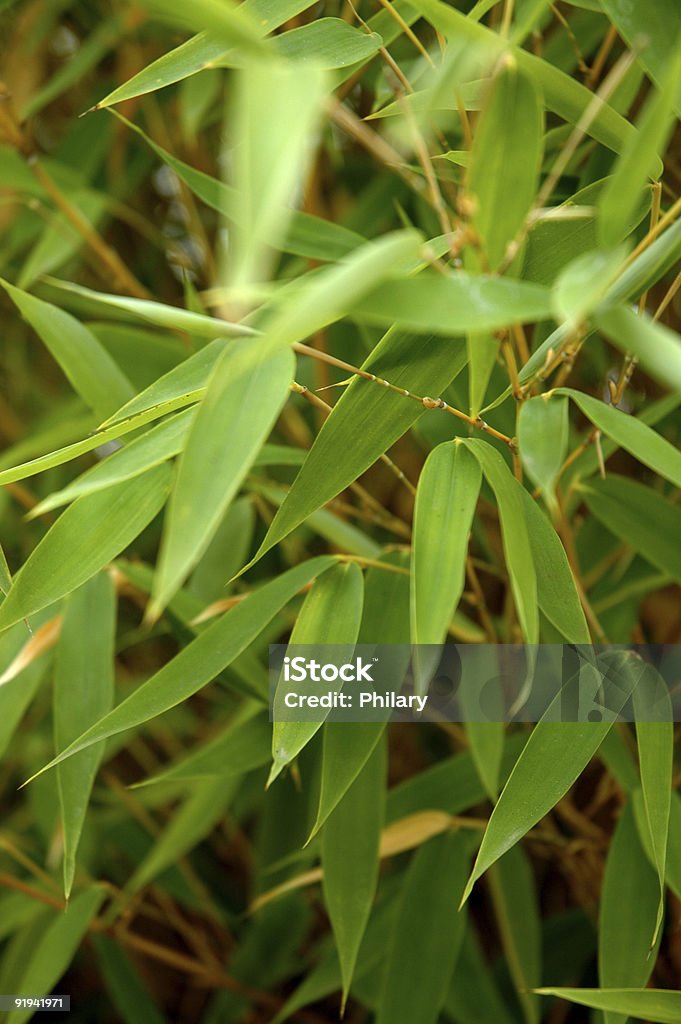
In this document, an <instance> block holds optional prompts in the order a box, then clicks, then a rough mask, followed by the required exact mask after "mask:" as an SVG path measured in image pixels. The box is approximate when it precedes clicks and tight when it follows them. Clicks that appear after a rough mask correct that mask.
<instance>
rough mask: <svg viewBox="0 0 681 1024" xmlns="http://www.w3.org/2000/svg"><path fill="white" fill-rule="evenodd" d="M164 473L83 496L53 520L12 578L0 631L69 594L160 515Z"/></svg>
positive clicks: (148, 474) (165, 487) (0, 614)
mask: <svg viewBox="0 0 681 1024" xmlns="http://www.w3.org/2000/svg"><path fill="white" fill-rule="evenodd" d="M169 474H170V470H169V469H168V467H167V466H156V467H155V468H154V469H151V470H149V471H148V472H146V473H144V474H143V475H142V476H139V477H135V478H134V479H133V480H124V481H123V482H122V483H119V484H116V485H115V486H113V487H109V488H107V490H106V491H98V492H96V493H94V494H85V495H83V497H82V498H78V499H77V501H74V503H73V505H71V506H70V507H69V508H67V509H66V511H65V512H63V513H62V515H61V516H60V517H59V518H58V519H57V521H56V523H55V524H54V525H53V526H52V527H51V528H50V529H49V530H48V532H47V533H46V534H45V536H44V537H43V539H42V540H41V541H40V543H39V544H38V546H37V547H36V548H34V550H33V552H32V553H31V555H30V556H29V558H28V560H27V561H26V562H25V563H24V565H23V566H22V568H21V569H20V571H19V572H18V573H17V575H16V576H15V578H14V583H13V584H12V589H11V590H10V592H9V594H8V595H7V597H6V598H5V601H4V602H3V604H2V606H1V607H0V629H6V628H7V627H8V626H11V625H12V624H13V623H15V622H19V621H20V620H21V619H23V618H27V617H28V616H30V615H33V614H34V613H35V612H37V611H40V609H41V608H46V607H47V606H48V605H50V604H52V603H53V602H54V601H57V600H58V599H59V598H60V597H64V595H65V594H68V593H70V592H71V591H72V590H75V589H76V588H77V587H79V586H80V585H81V584H82V583H85V582H86V581H87V580H89V579H90V578H91V577H92V576H94V575H95V574H96V573H97V572H99V570H100V569H102V568H103V567H104V566H105V565H107V564H108V563H109V562H110V561H111V560H112V559H113V558H115V557H116V555H119V554H120V553H121V551H123V550H124V549H125V548H127V547H128V545H129V544H131V543H132V542H133V540H135V538H136V537H137V536H138V534H140V533H141V532H142V530H143V529H144V528H145V527H146V526H147V525H148V524H149V523H150V522H151V520H152V519H153V518H154V516H156V515H157V513H158V512H159V511H160V509H161V507H162V505H163V502H164V501H165V499H166V495H167V492H168V483H169Z"/></svg>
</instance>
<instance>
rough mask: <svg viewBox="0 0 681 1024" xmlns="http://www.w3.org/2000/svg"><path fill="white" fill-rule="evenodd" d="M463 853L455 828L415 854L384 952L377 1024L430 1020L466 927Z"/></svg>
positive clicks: (465, 848)
mask: <svg viewBox="0 0 681 1024" xmlns="http://www.w3.org/2000/svg"><path fill="white" fill-rule="evenodd" d="M467 857H468V843H467V841H466V840H465V838H464V837H463V836H461V835H459V834H457V833H456V832H454V833H449V834H446V833H445V834H444V835H441V836H436V837H435V838H434V839H430V840H429V841H428V842H427V843H425V844H424V845H423V846H421V847H420V848H419V850H418V851H417V852H416V854H415V855H414V857H413V859H412V862H411V864H410V867H409V871H408V872H407V877H406V879H405V881H404V883H403V886H402V892H401V893H400V900H399V904H398V909H397V914H396V917H395V923H394V926H393V933H392V936H391V938H390V941H389V944H388V948H387V951H386V956H385V964H384V971H383V983H382V986H381V989H380V994H379V1000H378V1011H377V1014H376V1021H377V1024H411V1022H413V1021H416V1020H418V1021H419V1024H435V1021H436V1020H437V1017H438V1014H439V1012H440V1009H441V1008H442V1005H443V1003H444V1001H445V998H446V995H447V988H448V985H449V979H450V977H451V974H452V971H453V970H454V965H455V963H456V959H457V956H458V954H459V951H460V948H461V942H462V939H463V934H464V929H465V923H466V919H465V917H464V916H463V915H462V914H461V913H460V912H459V911H458V910H457V905H458V899H459V896H460V894H461V890H462V888H463V883H464V878H465V876H466V866H467ZM417 937H418V938H417ZM415 943H417V949H415Z"/></svg>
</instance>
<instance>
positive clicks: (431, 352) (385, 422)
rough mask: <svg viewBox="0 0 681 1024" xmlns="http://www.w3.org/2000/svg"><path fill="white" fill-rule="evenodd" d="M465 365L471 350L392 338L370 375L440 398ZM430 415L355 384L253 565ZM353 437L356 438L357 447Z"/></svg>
mask: <svg viewBox="0 0 681 1024" xmlns="http://www.w3.org/2000/svg"><path fill="white" fill-rule="evenodd" d="M465 358H466V356H465V352H464V351H463V347H462V348H461V349H460V351H459V352H458V353H455V354H452V352H451V351H448V350H447V349H446V347H445V346H442V347H440V346H439V345H435V344H433V340H432V338H414V337H413V336H411V335H407V334H402V333H399V332H397V331H388V333H387V334H386V335H385V336H384V337H383V339H382V340H381V342H380V343H379V344H378V345H377V346H376V348H375V349H374V351H373V353H372V354H371V355H370V356H369V358H368V359H367V360H366V362H365V363H364V364H363V366H362V369H364V370H367V371H368V372H369V373H374V374H376V376H379V377H383V376H385V378H386V379H387V380H389V381H390V382H391V384H395V385H397V386H398V387H408V388H409V389H410V390H411V389H413V390H414V392H416V393H417V394H425V395H427V394H429V393H430V394H433V393H435V394H438V393H439V392H440V391H441V390H442V389H444V388H445V387H446V386H447V384H448V383H449V382H450V381H451V380H453V379H454V377H456V375H457V373H459V372H460V371H461V369H462V367H463V365H464V363H465ZM422 411H423V407H422V406H420V405H418V404H417V403H416V402H413V401H409V400H408V399H406V398H404V397H401V396H400V395H396V394H394V393H393V392H390V391H388V390H387V389H385V388H379V387H377V386H376V385H375V384H371V383H369V382H368V381H366V380H362V379H355V380H353V381H352V383H351V384H350V385H349V386H348V387H347V388H344V390H343V394H342V395H341V397H340V399H339V400H338V402H337V403H336V405H335V406H334V409H333V412H332V413H331V415H330V416H329V417H328V419H327V420H326V421H325V423H324V425H323V426H322V429H321V430H320V431H319V434H318V435H317V438H316V440H315V443H314V444H313V446H312V448H311V449H310V453H309V455H308V456H307V459H306V460H305V462H304V463H303V466H302V468H301V470H300V472H299V474H298V476H297V477H296V479H295V482H294V484H293V486H292V487H291V490H290V491H289V493H288V495H287V496H286V500H285V501H284V503H283V504H282V506H281V508H280V509H279V511H278V512H277V514H276V516H275V517H274V520H273V522H272V524H271V526H270V528H269V530H268V532H267V536H266V537H265V539H264V541H263V542H262V544H261V545H260V548H259V549H258V552H257V553H256V556H255V558H254V559H253V561H256V560H257V559H259V558H261V557H262V555H264V554H265V552H266V551H269V549H270V548H272V547H274V545H275V544H277V543H278V542H279V541H280V540H282V539H283V538H284V537H286V536H287V535H288V534H289V533H290V532H291V531H292V530H294V529H295V528H296V526H299V525H300V524H301V523H302V522H304V521H305V519H307V517H308V516H309V515H310V513H312V512H314V511H315V509H317V508H319V507H320V506H321V505H324V504H326V502H327V501H330V500H331V499H332V498H334V497H335V496H336V495H337V494H339V493H340V491H342V490H343V489H344V488H345V487H347V486H348V484H350V483H352V482H353V480H356V479H357V477H358V476H360V475H361V474H362V473H363V472H364V471H365V470H366V469H368V468H369V466H371V465H372V463H374V462H375V461H376V459H378V458H379V457H380V455H382V454H383V452H385V451H387V449H388V448H390V446H391V445H392V444H394V443H395V441H396V440H397V439H398V438H399V437H401V436H402V434H404V433H405V431H406V430H408V429H409V427H410V426H411V425H412V424H413V423H414V422H415V420H416V419H417V418H418V417H419V415H420V414H421V412H422ZM348 436H352V438H353V443H352V444H351V445H348V444H347V438H348Z"/></svg>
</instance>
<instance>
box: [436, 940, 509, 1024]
mask: <svg viewBox="0 0 681 1024" xmlns="http://www.w3.org/2000/svg"><path fill="white" fill-rule="evenodd" d="M444 1008H445V1013H446V1014H447V1016H448V1017H451V1019H452V1020H455V1021H456V1022H457V1024H517V1020H518V1018H517V1016H516V1013H515V1007H512V1006H510V1005H509V1000H508V999H507V998H506V997H505V994H502V992H501V990H500V988H499V985H498V983H497V979H496V977H495V973H494V972H493V971H492V968H491V966H490V965H489V964H488V962H487V958H486V955H485V953H484V952H483V951H482V950H481V949H480V943H479V941H478V939H477V937H476V935H475V932H474V931H473V929H471V928H469V929H468V930H467V932H466V935H465V936H464V940H463V946H462V948H461V954H460V956H459V959H458V961H457V963H456V966H455V968H454V975H453V977H452V981H451V985H450V987H449V992H448V994H447V1000H446V1002H445V1007H444Z"/></svg>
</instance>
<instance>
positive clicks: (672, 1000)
mask: <svg viewBox="0 0 681 1024" xmlns="http://www.w3.org/2000/svg"><path fill="white" fill-rule="evenodd" d="M537 992H538V993H539V995H542V996H555V998H556V999H567V1000H568V1001H569V1002H571V1003H577V1004H578V1005H579V1006H590V1007H592V1008H593V1009H594V1010H603V1011H606V1010H607V1011H609V1012H611V1013H621V1014H624V1015H625V1016H631V1017H636V1018H637V1019H642V1020H647V1021H651V1024H678V1021H679V1020H681V992H670V991H668V990H667V989H655V988H610V989H608V988H540V989H537Z"/></svg>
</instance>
